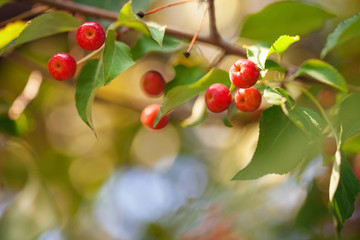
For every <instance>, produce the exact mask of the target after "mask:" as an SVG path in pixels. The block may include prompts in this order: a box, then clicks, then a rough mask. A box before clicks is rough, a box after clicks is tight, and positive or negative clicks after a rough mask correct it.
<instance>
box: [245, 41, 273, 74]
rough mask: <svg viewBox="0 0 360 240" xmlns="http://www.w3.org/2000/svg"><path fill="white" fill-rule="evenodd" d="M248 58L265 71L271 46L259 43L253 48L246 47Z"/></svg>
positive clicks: (252, 46)
mask: <svg viewBox="0 0 360 240" xmlns="http://www.w3.org/2000/svg"><path fill="white" fill-rule="evenodd" d="M246 49H247V52H246V53H247V57H248V59H249V60H250V61H252V62H254V63H255V64H256V65H257V66H258V67H259V68H260V69H262V70H264V69H265V61H266V59H267V57H268V56H269V51H270V49H271V45H270V44H268V43H266V42H259V43H256V44H254V45H251V46H246Z"/></svg>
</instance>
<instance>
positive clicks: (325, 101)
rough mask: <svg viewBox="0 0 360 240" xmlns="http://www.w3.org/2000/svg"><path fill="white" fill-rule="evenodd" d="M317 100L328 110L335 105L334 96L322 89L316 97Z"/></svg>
mask: <svg viewBox="0 0 360 240" xmlns="http://www.w3.org/2000/svg"><path fill="white" fill-rule="evenodd" d="M317 100H318V101H319V103H320V105H321V106H322V107H323V108H330V107H332V106H334V105H335V103H336V94H335V92H334V91H332V90H330V89H323V90H321V91H320V92H319V94H318V95H317Z"/></svg>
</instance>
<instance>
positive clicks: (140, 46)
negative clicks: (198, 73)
mask: <svg viewBox="0 0 360 240" xmlns="http://www.w3.org/2000/svg"><path fill="white" fill-rule="evenodd" d="M180 45H181V42H180V41H178V40H176V39H175V38H173V37H170V36H166V35H165V36H164V41H163V45H162V47H160V46H159V44H157V43H156V42H154V41H153V40H152V39H150V38H148V37H146V36H145V35H143V34H142V35H141V36H140V37H139V39H138V40H137V42H136V44H135V46H133V47H132V48H131V53H132V56H133V59H134V60H138V59H139V58H142V57H143V56H145V55H146V54H148V53H150V52H173V51H176V50H178V49H179V47H180Z"/></svg>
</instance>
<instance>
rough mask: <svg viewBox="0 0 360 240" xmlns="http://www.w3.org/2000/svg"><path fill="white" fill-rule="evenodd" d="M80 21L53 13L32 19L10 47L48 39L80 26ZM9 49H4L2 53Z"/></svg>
mask: <svg viewBox="0 0 360 240" xmlns="http://www.w3.org/2000/svg"><path fill="white" fill-rule="evenodd" d="M80 24H81V23H80V21H79V20H78V19H76V18H74V17H73V16H71V15H70V14H68V13H65V12H60V11H54V12H49V13H45V14H42V15H40V16H39V17H36V18H34V19H33V20H32V21H31V22H30V23H29V24H28V25H27V26H26V28H25V29H24V31H22V32H21V33H20V35H19V37H18V39H17V40H16V41H15V44H14V45H11V47H15V46H18V45H20V44H24V43H27V42H30V41H34V40H36V39H39V38H43V37H48V36H51V35H54V34H58V33H62V32H68V31H71V30H74V29H76V28H78V27H79V26H80ZM9 49H10V47H8V48H4V50H3V51H2V52H4V51H6V50H9Z"/></svg>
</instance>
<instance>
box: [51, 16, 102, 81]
mask: <svg viewBox="0 0 360 240" xmlns="http://www.w3.org/2000/svg"><path fill="white" fill-rule="evenodd" d="M105 38H106V34H105V31H104V28H103V27H102V26H101V25H100V24H99V23H97V22H85V23H83V24H82V25H81V26H80V27H79V28H78V29H77V32H76V41H77V43H78V44H79V46H80V47H81V48H83V49H85V50H88V51H94V50H96V49H99V48H100V47H101V46H102V45H103V44H104V42H105ZM76 65H77V64H76V61H75V59H74V57H73V56H71V55H70V54H68V53H64V52H61V53H57V54H55V55H54V56H52V57H51V58H50V60H49V63H48V70H49V73H50V74H51V76H53V78H55V79H56V80H58V81H65V80H68V79H70V78H72V77H73V76H74V74H75V72H76Z"/></svg>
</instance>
